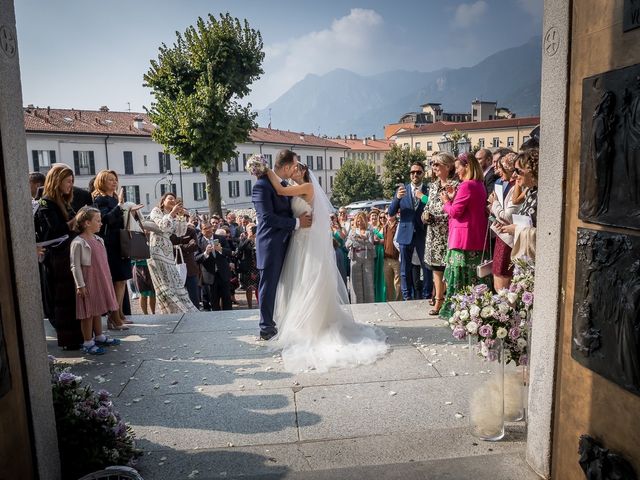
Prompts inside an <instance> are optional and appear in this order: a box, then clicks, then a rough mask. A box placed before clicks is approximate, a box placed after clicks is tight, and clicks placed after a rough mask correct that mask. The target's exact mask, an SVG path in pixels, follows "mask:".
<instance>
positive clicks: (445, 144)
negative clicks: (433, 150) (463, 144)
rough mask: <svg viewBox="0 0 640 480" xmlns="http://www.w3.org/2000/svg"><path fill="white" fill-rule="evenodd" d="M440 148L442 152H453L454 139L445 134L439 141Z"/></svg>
mask: <svg viewBox="0 0 640 480" xmlns="http://www.w3.org/2000/svg"><path fill="white" fill-rule="evenodd" d="M438 148H439V149H440V151H441V152H446V153H452V152H453V140H451V139H450V138H449V137H448V136H447V134H446V133H445V134H443V135H442V138H441V139H440V141H439V142H438Z"/></svg>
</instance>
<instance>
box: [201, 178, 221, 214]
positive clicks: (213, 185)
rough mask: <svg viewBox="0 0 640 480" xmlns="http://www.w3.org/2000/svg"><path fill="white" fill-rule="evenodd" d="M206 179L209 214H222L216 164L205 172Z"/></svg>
mask: <svg viewBox="0 0 640 480" xmlns="http://www.w3.org/2000/svg"><path fill="white" fill-rule="evenodd" d="M205 176H206V179H207V199H208V200H209V215H214V214H217V215H220V216H222V198H221V196H220V172H219V171H218V167H217V166H215V165H214V166H213V167H212V168H211V171H210V172H206V174H205Z"/></svg>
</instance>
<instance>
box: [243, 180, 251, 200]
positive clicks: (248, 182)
mask: <svg viewBox="0 0 640 480" xmlns="http://www.w3.org/2000/svg"><path fill="white" fill-rule="evenodd" d="M244 196H245V197H250V196H251V180H245V181H244Z"/></svg>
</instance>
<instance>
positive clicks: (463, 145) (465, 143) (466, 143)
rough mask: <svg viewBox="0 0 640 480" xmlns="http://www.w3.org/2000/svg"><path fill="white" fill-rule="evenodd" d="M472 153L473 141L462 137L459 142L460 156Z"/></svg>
mask: <svg viewBox="0 0 640 480" xmlns="http://www.w3.org/2000/svg"><path fill="white" fill-rule="evenodd" d="M470 151H471V141H470V140H469V139H468V138H466V137H460V140H458V154H461V153H469V152H470Z"/></svg>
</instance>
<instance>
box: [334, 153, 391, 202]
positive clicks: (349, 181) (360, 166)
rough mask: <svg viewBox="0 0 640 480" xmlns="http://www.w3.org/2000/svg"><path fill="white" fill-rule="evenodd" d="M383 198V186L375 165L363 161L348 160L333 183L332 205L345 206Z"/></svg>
mask: <svg viewBox="0 0 640 480" xmlns="http://www.w3.org/2000/svg"><path fill="white" fill-rule="evenodd" d="M381 197H382V184H381V183H380V180H378V176H377V175H376V170H375V168H374V167H373V165H369V164H368V163H366V162H364V161H361V160H347V161H346V162H344V165H342V167H341V168H340V170H338V173H337V174H336V177H335V179H334V181H333V193H332V194H331V203H333V205H335V206H344V205H348V204H350V203H352V202H357V201H360V200H375V199H378V198H381Z"/></svg>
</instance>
